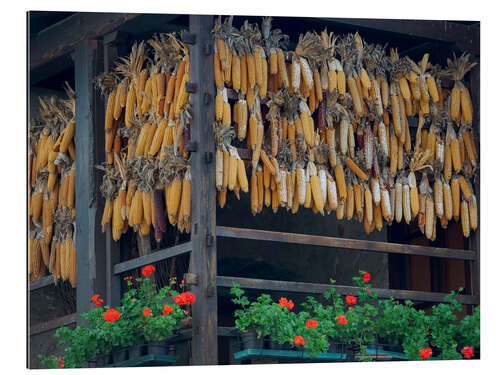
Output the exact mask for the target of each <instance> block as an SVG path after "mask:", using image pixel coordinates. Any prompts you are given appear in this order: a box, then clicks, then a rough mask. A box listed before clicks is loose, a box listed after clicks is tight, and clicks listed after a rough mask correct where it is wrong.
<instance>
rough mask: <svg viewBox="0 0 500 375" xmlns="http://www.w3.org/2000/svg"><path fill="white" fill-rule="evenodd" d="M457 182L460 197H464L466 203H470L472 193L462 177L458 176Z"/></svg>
mask: <svg viewBox="0 0 500 375" xmlns="http://www.w3.org/2000/svg"><path fill="white" fill-rule="evenodd" d="M458 182H459V183H460V191H461V192H462V195H463V196H464V198H465V200H466V201H467V202H468V201H470V199H471V197H472V192H471V189H470V187H469V184H468V183H467V181H466V180H465V178H464V176H462V175H460V176H458Z"/></svg>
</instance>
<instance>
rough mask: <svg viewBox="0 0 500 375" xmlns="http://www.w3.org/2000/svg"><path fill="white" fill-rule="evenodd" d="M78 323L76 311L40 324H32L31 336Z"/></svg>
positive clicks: (30, 328)
mask: <svg viewBox="0 0 500 375" xmlns="http://www.w3.org/2000/svg"><path fill="white" fill-rule="evenodd" d="M73 323H76V313H75V314H69V315H64V316H61V317H60V318H57V319H53V320H49V321H48V322H43V323H40V324H35V325H33V326H30V327H29V329H28V331H29V335H30V336H34V335H38V334H40V333H43V332H47V331H51V330H53V329H56V328H59V327H63V326H67V325H70V324H73Z"/></svg>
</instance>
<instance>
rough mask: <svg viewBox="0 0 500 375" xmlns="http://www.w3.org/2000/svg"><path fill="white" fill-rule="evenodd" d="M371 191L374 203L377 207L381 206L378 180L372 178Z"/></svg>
mask: <svg viewBox="0 0 500 375" xmlns="http://www.w3.org/2000/svg"><path fill="white" fill-rule="evenodd" d="M370 189H371V191H372V196H373V203H374V204H375V206H378V205H379V204H380V200H381V197H380V184H379V182H378V179H377V178H372V179H371V180H370Z"/></svg>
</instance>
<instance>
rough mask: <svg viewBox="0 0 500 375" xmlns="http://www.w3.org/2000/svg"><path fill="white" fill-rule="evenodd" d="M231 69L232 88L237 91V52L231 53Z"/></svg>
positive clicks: (238, 82)
mask: <svg viewBox="0 0 500 375" xmlns="http://www.w3.org/2000/svg"><path fill="white" fill-rule="evenodd" d="M231 69H232V72H231V77H232V81H233V89H234V90H236V91H239V90H240V88H241V63H240V57H239V56H238V55H237V54H233V61H232V63H231Z"/></svg>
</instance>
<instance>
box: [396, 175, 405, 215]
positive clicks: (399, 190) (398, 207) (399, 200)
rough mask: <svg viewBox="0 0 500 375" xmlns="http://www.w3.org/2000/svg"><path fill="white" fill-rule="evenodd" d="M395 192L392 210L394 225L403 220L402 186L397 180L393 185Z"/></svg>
mask: <svg viewBox="0 0 500 375" xmlns="http://www.w3.org/2000/svg"><path fill="white" fill-rule="evenodd" d="M394 190H395V194H396V195H395V198H396V201H395V209H394V219H395V220H396V223H400V222H401V219H402V218H403V185H402V184H401V180H400V179H399V178H398V180H397V181H396V184H395V185H394Z"/></svg>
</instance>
